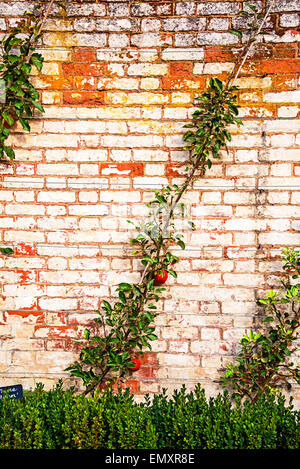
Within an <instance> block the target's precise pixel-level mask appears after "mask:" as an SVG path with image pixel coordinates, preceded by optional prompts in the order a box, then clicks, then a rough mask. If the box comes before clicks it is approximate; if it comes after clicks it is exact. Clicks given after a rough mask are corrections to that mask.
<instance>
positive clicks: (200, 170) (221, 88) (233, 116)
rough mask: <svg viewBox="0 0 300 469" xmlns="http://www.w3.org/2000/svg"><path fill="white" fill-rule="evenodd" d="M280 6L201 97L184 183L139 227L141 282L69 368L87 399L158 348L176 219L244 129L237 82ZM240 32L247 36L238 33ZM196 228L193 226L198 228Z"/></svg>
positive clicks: (127, 288) (116, 304) (253, 23)
mask: <svg viewBox="0 0 300 469" xmlns="http://www.w3.org/2000/svg"><path fill="white" fill-rule="evenodd" d="M273 4H274V1H273V2H271V3H270V4H269V6H268V8H266V9H265V10H264V11H263V12H262V13H258V11H257V8H256V7H255V6H252V5H249V4H247V5H248V9H249V10H250V11H246V12H245V16H247V17H249V20H250V23H249V31H250V34H249V35H248V38H247V40H246V43H245V45H244V47H242V50H241V53H240V55H239V57H238V59H237V61H236V64H235V66H234V68H233V70H232V73H231V74H230V76H229V78H228V81H227V83H223V82H222V81H220V80H219V79H218V78H212V79H211V80H210V81H209V84H208V88H207V90H206V91H205V92H204V93H202V94H201V95H200V96H199V97H197V98H196V107H197V109H196V111H195V112H194V113H193V115H192V120H191V122H190V123H188V124H186V125H185V127H186V128H188V130H187V131H186V132H185V133H184V136H183V139H184V141H185V142H186V147H185V150H187V151H188V155H189V156H188V159H187V160H186V161H185V162H184V165H185V172H186V176H185V178H184V180H183V183H182V184H181V185H176V184H174V185H171V186H167V187H163V188H162V189H161V190H158V191H154V198H153V200H152V202H150V203H149V204H147V206H148V208H149V210H150V217H149V218H150V221H149V222H147V223H146V224H144V225H141V226H136V229H137V233H138V234H137V236H136V237H135V238H134V239H132V240H131V244H132V245H133V246H134V248H135V249H134V251H133V254H135V255H137V256H139V257H140V259H141V263H142V265H143V266H144V269H143V271H142V275H141V280H140V282H139V283H134V284H130V283H125V282H121V283H120V284H119V285H118V287H117V299H115V298H114V299H112V301H111V302H108V301H103V303H102V308H101V310H100V311H97V312H96V313H97V317H96V318H95V319H94V321H93V327H91V328H87V329H85V332H84V341H82V342H81V347H82V348H81V351H80V356H79V360H78V361H75V362H74V363H72V364H71V365H70V366H69V367H68V368H67V370H68V371H70V372H71V375H72V376H76V377H79V378H81V379H82V381H83V384H84V386H85V387H86V391H85V392H86V393H89V392H92V391H93V390H94V389H95V388H96V387H98V386H100V385H102V384H103V383H104V382H106V383H109V382H112V381H114V380H118V379H120V378H121V379H122V378H123V377H124V376H126V375H127V374H128V372H129V371H130V370H135V369H137V368H138V366H139V363H138V362H137V360H136V359H135V358H134V356H135V354H136V353H137V351H138V352H140V353H141V354H142V353H143V351H144V350H145V348H149V349H151V342H152V341H153V340H156V339H157V337H156V335H155V327H154V325H153V324H154V320H155V318H156V316H157V314H158V308H157V305H156V303H157V302H158V301H159V299H160V294H161V293H162V292H163V291H164V290H165V288H164V287H163V286H162V284H163V283H164V282H165V281H166V279H167V277H168V275H172V276H173V277H175V278H176V275H177V274H176V271H175V270H174V268H175V267H174V265H175V264H176V262H178V260H179V258H178V257H177V256H175V255H174V254H173V251H172V248H173V247H174V246H179V247H180V248H182V249H184V248H185V245H184V241H183V239H182V238H183V236H182V234H180V233H177V231H176V225H175V217H176V216H178V211H180V212H181V213H182V211H183V209H184V204H183V203H182V197H183V196H184V194H185V193H186V192H187V191H188V189H189V188H190V187H191V186H192V184H193V182H194V181H195V179H197V178H201V177H203V176H204V175H205V173H206V171H207V170H209V169H210V168H211V166H212V164H213V160H214V159H219V158H220V157H221V151H223V150H224V149H225V150H226V149H227V142H228V141H230V140H231V135H230V132H229V130H228V128H229V126H230V125H241V124H242V121H241V120H240V119H239V118H238V113H239V106H238V105H237V95H236V92H237V89H238V88H237V87H236V86H235V84H234V83H235V80H236V79H237V77H238V75H239V73H240V71H241V69H242V66H243V64H244V62H245V60H246V57H247V55H248V53H249V50H250V48H251V46H252V44H253V43H254V42H255V41H256V39H257V36H258V34H259V33H260V32H261V30H262V28H263V25H264V24H265V22H266V19H267V17H268V15H269V13H270V9H271V7H272V5H273ZM232 33H233V34H236V35H238V36H241V35H242V33H241V32H240V31H237V30H233V31H232ZM191 228H192V229H193V228H194V226H193V224H192V223H191Z"/></svg>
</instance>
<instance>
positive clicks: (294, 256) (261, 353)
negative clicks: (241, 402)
mask: <svg viewBox="0 0 300 469" xmlns="http://www.w3.org/2000/svg"><path fill="white" fill-rule="evenodd" d="M282 259H283V261H284V265H283V269H284V270H285V271H286V275H285V277H284V278H281V279H280V281H281V285H282V288H283V291H281V292H278V291H274V290H270V291H269V292H268V293H267V295H266V297H265V298H260V299H259V300H258V305H259V306H260V307H262V308H263V309H264V316H263V318H262V324H263V325H264V324H265V327H262V326H261V327H259V328H258V330H256V331H253V330H250V332H249V334H245V335H244V336H243V337H242V339H241V341H240V352H239V353H238V356H237V359H236V361H237V363H230V364H229V365H227V367H226V372H225V376H224V377H223V378H222V379H221V382H222V384H223V385H224V386H225V387H227V388H229V389H231V390H232V391H233V396H239V397H242V398H247V399H249V400H251V401H252V402H255V401H256V400H257V398H258V396H259V395H260V394H261V393H265V392H268V391H276V390H279V389H282V388H286V389H288V390H290V389H291V383H292V382H293V381H295V382H296V383H298V384H300V364H295V363H294V362H293V361H291V355H292V353H293V352H295V350H296V346H295V341H296V340H297V339H298V336H299V334H298V332H299V327H300V283H298V282H299V278H300V251H297V250H295V249H290V248H285V249H284V250H283V252H282Z"/></svg>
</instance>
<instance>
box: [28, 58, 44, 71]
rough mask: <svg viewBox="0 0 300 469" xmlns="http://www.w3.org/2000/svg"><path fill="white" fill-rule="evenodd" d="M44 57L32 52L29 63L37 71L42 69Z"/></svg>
mask: <svg viewBox="0 0 300 469" xmlns="http://www.w3.org/2000/svg"><path fill="white" fill-rule="evenodd" d="M43 62H44V59H43V57H42V56H41V54H32V56H31V58H30V63H32V64H33V65H34V66H35V67H36V68H37V69H38V71H39V72H41V71H42V68H43Z"/></svg>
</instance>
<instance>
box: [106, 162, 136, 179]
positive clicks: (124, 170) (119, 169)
mask: <svg viewBox="0 0 300 469" xmlns="http://www.w3.org/2000/svg"><path fill="white" fill-rule="evenodd" d="M100 174H101V175H102V176H143V175H144V165H143V163H102V164H101V165H100Z"/></svg>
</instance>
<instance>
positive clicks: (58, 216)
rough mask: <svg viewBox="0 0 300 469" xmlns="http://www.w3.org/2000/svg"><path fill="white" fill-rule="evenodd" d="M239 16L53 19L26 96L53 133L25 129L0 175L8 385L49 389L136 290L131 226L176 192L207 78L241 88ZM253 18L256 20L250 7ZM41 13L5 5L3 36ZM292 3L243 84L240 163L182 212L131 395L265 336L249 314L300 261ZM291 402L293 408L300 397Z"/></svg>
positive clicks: (1, 312) (125, 12) (119, 5)
mask: <svg viewBox="0 0 300 469" xmlns="http://www.w3.org/2000/svg"><path fill="white" fill-rule="evenodd" d="M245 3H246V2H244V1H226V2H220V1H216V0H214V1H205V2H194V1H186V2H182V1H175V0H172V1H171V0H166V1H149V2H147V1H145V2H138V1H128V0H124V1H119V2H114V1H111V0H107V1H100V0H99V1H97V2H96V1H89V2H82V3H81V2H79V1H78V2H75V1H70V2H68V5H67V13H66V14H65V15H64V16H63V17H61V16H60V17H59V18H58V17H57V15H58V14H61V13H59V12H58V11H57V9H55V10H54V14H53V15H52V16H51V17H50V18H49V20H48V21H47V24H46V28H45V34H44V36H43V38H42V44H41V46H40V48H41V51H42V52H43V54H44V56H45V66H44V69H43V72H42V74H35V76H34V77H33V81H34V83H35V85H36V86H37V87H38V89H39V90H40V92H41V100H42V103H43V105H44V107H45V109H46V112H45V115H43V116H39V115H36V116H35V118H34V119H33V120H32V132H31V133H30V134H26V133H24V132H23V131H22V130H21V128H18V127H16V128H14V131H13V134H12V136H11V137H10V143H12V144H13V146H14V148H15V151H16V160H15V162H13V163H12V164H6V163H1V166H0V178H1V186H2V187H1V192H0V210H1V218H0V236H1V238H0V241H1V244H2V245H6V244H8V245H10V246H14V248H15V256H13V257H7V258H1V259H0V262H1V267H2V268H1V273H0V275H1V293H2V296H1V299H0V305H1V307H0V344H1V347H0V381H1V384H2V385H6V384H12V383H15V382H16V381H17V382H22V383H23V384H24V386H26V387H33V386H34V385H35V383H36V382H40V381H42V382H44V383H45V385H46V387H52V385H53V384H54V383H55V382H56V381H57V379H58V378H59V377H63V378H64V379H65V380H66V382H67V383H71V382H72V383H73V380H70V379H69V375H68V374H67V373H66V372H65V371H64V369H65V367H66V366H67V365H68V364H69V363H71V362H72V361H73V360H75V359H77V357H78V346H77V345H76V340H77V339H78V337H81V335H82V332H83V330H84V328H85V327H86V326H87V325H89V324H90V323H91V320H92V318H93V317H94V310H95V309H99V308H100V304H101V301H102V300H103V299H109V298H111V297H114V296H115V287H116V285H117V284H118V283H119V282H121V281H129V282H135V281H138V280H139V278H140V271H141V265H140V263H139V261H138V260H136V259H134V258H133V256H131V255H130V253H129V250H128V249H127V248H128V241H129V239H130V238H131V237H132V236H133V234H134V232H133V231H132V228H130V226H129V227H128V226H127V225H128V224H127V222H126V220H127V219H135V220H137V222H138V221H139V220H142V219H143V217H145V215H146V213H145V207H144V203H146V202H147V201H149V200H151V198H152V193H151V190H152V189H155V188H159V187H162V186H164V185H166V184H168V183H169V184H171V183H173V182H180V180H182V175H183V173H182V172H181V170H180V163H181V162H182V161H184V159H185V157H186V152H185V151H184V150H183V146H184V143H183V141H182V135H183V132H184V129H183V125H184V123H185V122H186V120H187V119H188V118H189V117H190V116H191V114H192V111H193V110H194V98H195V97H196V96H197V94H198V93H201V92H202V90H204V89H205V87H206V84H207V82H208V80H209V79H210V78H211V76H217V77H219V78H220V79H225V78H226V76H227V74H228V72H230V71H231V70H232V67H233V65H234V59H235V57H236V52H237V48H238V47H239V46H240V42H239V38H238V37H237V36H234V35H231V34H230V33H229V29H230V28H231V27H232V26H233V27H236V25H239V26H240V27H242V28H243V29H244V28H245V26H244V23H241V15H240V12H241V11H242V9H243V8H244V7H245ZM255 3H256V4H257V5H258V6H259V7H260V6H261V2H255ZM33 4H34V3H31V2H26V1H5V0H4V1H2V2H1V5H0V31H1V33H0V35H3V34H4V31H5V29H6V28H7V26H9V25H11V24H13V23H14V21H15V20H16V18H17V17H18V16H19V15H20V14H21V13H22V11H23V10H25V9H29V8H31V7H32V6H33ZM299 7H300V4H299V0H293V1H291V0H290V1H282V0H281V1H280V2H279V3H278V5H277V6H276V7H274V9H273V12H272V14H271V17H270V20H269V22H268V25H267V28H266V29H265V30H264V35H263V42H261V43H259V44H257V45H256V49H255V50H254V52H253V53H252V54H250V57H249V59H248V60H247V62H246V64H245V65H244V67H243V69H242V73H241V76H240V78H239V80H238V85H239V87H240V90H239V92H238V96H239V102H240V104H241V105H242V109H241V116H242V118H243V120H244V124H245V125H244V126H243V127H241V128H232V129H231V131H232V135H233V137H232V142H231V143H230V145H229V153H228V154H224V155H223V158H222V159H221V160H220V161H218V162H217V163H216V164H215V166H213V167H212V169H211V171H208V172H207V174H206V176H205V178H203V179H201V180H198V181H196V182H195V184H194V187H193V188H191V189H190V191H189V192H188V193H187V194H186V196H185V200H186V204H187V210H188V212H189V214H190V216H191V217H192V219H193V221H194V223H195V224H196V227H197V229H196V231H195V232H193V233H191V232H189V231H188V230H187V229H186V227H184V226H183V229H184V236H185V241H186V251H184V252H180V253H178V254H179V255H180V257H181V261H180V263H179V264H178V279H176V280H175V279H173V278H171V279H170V280H169V282H168V286H169V288H168V289H167V291H166V292H165V293H164V295H163V297H162V299H161V301H160V303H159V308H160V315H159V317H158V318H157V321H156V324H157V334H158V336H159V340H158V341H156V342H154V343H153V351H151V352H147V353H146V355H145V357H144V358H143V360H142V367H141V369H140V371H138V372H137V373H135V374H133V375H132V377H131V379H130V381H129V385H130V386H131V388H132V389H133V390H134V391H135V392H136V393H137V394H143V393H145V392H150V393H153V392H159V391H161V389H162V388H163V387H166V388H168V389H169V391H170V392H171V391H172V390H173V389H174V388H178V387H180V386H181V384H182V383H183V382H184V383H185V384H186V386H187V388H188V389H190V388H193V386H194V385H195V383H196V382H201V383H202V384H203V386H204V387H205V388H206V390H207V393H208V394H214V393H216V392H218V391H219V390H220V387H219V385H218V383H217V380H218V377H219V376H220V373H221V372H220V369H221V368H222V367H224V366H225V365H226V363H228V362H230V361H232V360H233V358H234V354H235V352H236V350H237V344H238V341H239V339H240V337H241V336H242V335H243V334H244V332H245V331H248V330H249V328H250V327H252V326H253V325H256V324H257V321H258V318H257V315H258V308H257V306H256V299H257V298H258V297H259V296H260V294H261V293H262V292H263V291H265V290H267V289H269V288H271V287H272V286H273V285H275V286H276V285H278V277H279V276H280V275H281V263H280V252H281V248H282V247H284V246H286V245H289V246H293V247H298V246H299V241H300V237H299V214H300V212H299V202H300V197H299V194H298V192H297V191H299V187H300V184H299V176H300V169H299V168H300V137H299V132H300V125H299V120H298V117H299V101H300V91H299V78H300V77H299V73H300V67H299V63H300V58H299V56H298V38H299V32H298V31H297V30H296V28H297V27H298V26H299V15H298V13H299ZM295 389H296V391H295V396H296V399H298V403H299V400H300V394H299V390H298V389H297V388H295Z"/></svg>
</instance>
